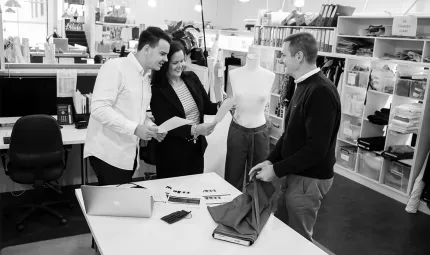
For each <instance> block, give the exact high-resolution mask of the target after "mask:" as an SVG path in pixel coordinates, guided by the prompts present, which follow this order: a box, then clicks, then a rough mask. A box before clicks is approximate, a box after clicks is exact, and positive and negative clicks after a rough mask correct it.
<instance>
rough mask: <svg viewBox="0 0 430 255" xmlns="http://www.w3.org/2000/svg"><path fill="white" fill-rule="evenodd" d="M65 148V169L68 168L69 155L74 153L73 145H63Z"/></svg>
mask: <svg viewBox="0 0 430 255" xmlns="http://www.w3.org/2000/svg"><path fill="white" fill-rule="evenodd" d="M63 147H64V168H66V166H67V158H68V157H69V153H70V152H71V151H72V145H63Z"/></svg>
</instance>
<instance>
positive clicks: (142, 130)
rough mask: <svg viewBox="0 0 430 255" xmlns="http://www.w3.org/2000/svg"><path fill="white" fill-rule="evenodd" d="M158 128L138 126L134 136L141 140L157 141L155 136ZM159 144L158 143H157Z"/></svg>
mask: <svg viewBox="0 0 430 255" xmlns="http://www.w3.org/2000/svg"><path fill="white" fill-rule="evenodd" d="M157 131H158V127H156V126H148V125H145V124H143V125H138V126H137V128H136V129H135V130H134V134H135V135H136V136H137V137H139V138H140V139H142V140H147V141H148V140H151V139H152V138H155V139H157V140H158V135H157ZM159 142H160V141H159Z"/></svg>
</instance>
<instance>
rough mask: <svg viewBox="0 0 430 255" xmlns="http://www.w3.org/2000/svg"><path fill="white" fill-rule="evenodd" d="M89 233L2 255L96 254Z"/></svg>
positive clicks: (21, 247) (10, 248) (331, 254)
mask: <svg viewBox="0 0 430 255" xmlns="http://www.w3.org/2000/svg"><path fill="white" fill-rule="evenodd" d="M90 245H91V235H90V234H85V235H77V236H70V237H65V238H59V239H54V240H49V241H43V242H36V243H29V244H22V245H18V246H13V247H8V248H6V249H4V250H3V251H2V253H1V254H2V255H58V254H62V255H78V254H79V255H96V252H95V251H94V250H93V249H91V248H90ZM316 245H317V246H319V247H320V248H321V249H323V250H324V251H325V252H327V254H328V255H334V253H331V252H330V251H329V250H327V249H326V248H325V247H322V246H320V244H318V243H316Z"/></svg>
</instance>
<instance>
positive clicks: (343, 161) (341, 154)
mask: <svg viewBox="0 0 430 255" xmlns="http://www.w3.org/2000/svg"><path fill="white" fill-rule="evenodd" d="M336 150H337V153H336V155H337V156H336V162H337V164H339V165H341V166H343V167H345V168H347V169H349V170H351V171H355V163H356V160H357V146H351V145H346V146H339V147H337V149H336Z"/></svg>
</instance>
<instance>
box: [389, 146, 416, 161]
mask: <svg viewBox="0 0 430 255" xmlns="http://www.w3.org/2000/svg"><path fill="white" fill-rule="evenodd" d="M414 152H415V149H414V148H413V147H411V146H409V145H392V146H389V147H388V150H386V151H384V152H382V156H384V157H385V158H390V159H392V160H401V159H412V158H413V157H414Z"/></svg>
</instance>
